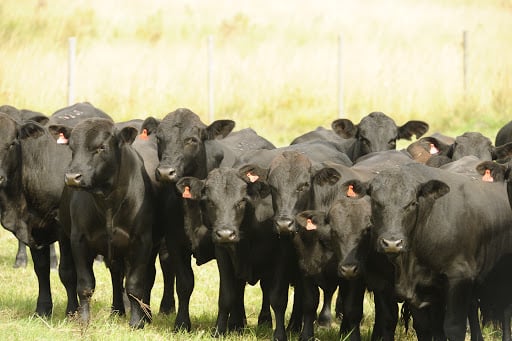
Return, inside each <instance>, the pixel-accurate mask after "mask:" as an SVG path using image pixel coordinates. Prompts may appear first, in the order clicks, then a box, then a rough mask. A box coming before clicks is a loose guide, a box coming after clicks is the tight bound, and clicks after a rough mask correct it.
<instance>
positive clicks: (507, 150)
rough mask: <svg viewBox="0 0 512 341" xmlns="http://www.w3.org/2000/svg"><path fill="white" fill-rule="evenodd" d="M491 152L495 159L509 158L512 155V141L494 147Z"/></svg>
mask: <svg viewBox="0 0 512 341" xmlns="http://www.w3.org/2000/svg"><path fill="white" fill-rule="evenodd" d="M491 154H492V159H493V160H501V159H509V158H510V157H512V142H509V143H507V144H504V145H501V146H498V147H494V148H493V149H492V150H491Z"/></svg>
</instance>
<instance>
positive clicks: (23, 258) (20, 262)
mask: <svg viewBox="0 0 512 341" xmlns="http://www.w3.org/2000/svg"><path fill="white" fill-rule="evenodd" d="M27 257H28V256H27V246H26V245H25V244H23V243H22V242H21V241H19V240H18V251H17V252H16V259H15V260H14V265H13V266H12V267H13V268H15V269H16V268H26V267H27V261H28V258H27Z"/></svg>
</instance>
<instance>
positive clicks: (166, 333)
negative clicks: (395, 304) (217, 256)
mask: <svg viewBox="0 0 512 341" xmlns="http://www.w3.org/2000/svg"><path fill="white" fill-rule="evenodd" d="M511 16H512V3H511V2H510V1H509V0H491V1H482V0H456V1H451V2H446V1H441V0H433V1H422V0H414V1H405V0H394V1H388V2H381V1H375V0H364V1H336V0H325V1H316V2H312V1H302V0H301V1H288V0H287V1H280V2H279V3H276V2H275V1H270V0H263V1H247V2H243V3H239V2H236V1H230V0H221V1H216V2H208V1H195V2H189V1H186V0H178V1H173V2H168V1H164V0H156V1H151V2H148V1H138V0H128V1H121V0H112V1H99V0H92V1H87V2H82V1H76V2H68V1H64V0H23V1H17V0H4V1H2V2H1V3H0V43H1V48H0V105H1V104H10V105H13V106H16V107H18V108H27V109H31V110H36V111H40V112H43V113H45V114H47V115H49V114H51V113H52V112H54V111H56V110H57V109H59V108H62V107H64V106H66V105H67V102H66V96H67V94H66V87H67V84H66V81H67V39H68V37H70V36H75V37H77V60H76V66H77V74H76V90H75V92H76V98H75V100H76V101H89V102H91V103H93V104H94V105H95V106H97V107H98V108H101V109H102V110H104V111H105V112H107V113H108V114H110V115H112V117H114V118H115V119H116V120H128V119H132V118H144V117H146V116H150V115H152V116H155V117H158V118H161V117H163V116H164V115H165V114H166V113H168V112H170V111H173V110H174V109H176V108H178V107H187V108H190V109H191V110H192V111H194V112H196V113H197V114H198V115H200V116H201V118H202V119H203V121H204V122H208V121H209V119H208V109H209V108H208V86H207V85H208V81H209V80H208V74H207V66H208V60H207V54H208V53H207V52H208V51H207V38H208V36H210V35H211V36H212V37H213V42H214V50H213V53H214V54H213V60H214V69H213V70H214V72H213V80H212V84H213V86H214V110H215V119H221V118H229V119H233V120H235V121H236V122H237V127H236V128H235V130H238V129H241V128H245V127H251V128H253V129H254V130H256V131H257V132H258V133H259V134H260V135H262V136H264V137H266V138H267V139H269V140H270V141H272V142H273V143H275V144H276V145H279V146H282V145H286V144H288V143H289V142H290V141H291V140H292V139H293V138H294V137H296V136H298V135H300V134H302V133H304V132H306V131H309V130H311V129H314V128H316V127H317V126H324V127H329V125H330V123H331V122H332V121H333V120H334V119H335V118H337V117H338V111H337V110H338V103H337V93H338V76H337V75H338V71H339V70H338V64H337V54H338V50H337V48H338V46H337V39H338V36H339V35H340V34H341V35H342V37H343V58H342V60H343V64H342V66H343V88H344V95H343V98H344V113H343V116H344V117H346V118H349V119H351V120H353V121H354V122H356V123H357V122H359V119H360V118H361V117H363V116H365V115H367V114H368V113H369V112H371V111H382V112H384V113H386V114H388V115H389V116H391V117H393V118H394V119H395V121H396V122H397V124H399V125H400V124H402V123H404V122H405V121H407V120H411V119H418V120H424V121H426V122H428V123H429V124H430V130H429V132H428V133H427V135H428V134H430V133H433V132H436V131H438V132H442V133H444V134H447V135H453V136H456V135H459V134H462V133H463V132H465V131H480V132H482V133H483V134H484V135H486V136H488V137H489V138H491V139H492V140H494V137H495V134H496V132H497V130H498V129H499V128H500V127H501V126H502V125H503V124H505V123H507V122H508V121H510V120H511V117H512V99H511V98H512V97H511V96H510V93H512V76H511V75H512V47H511V46H510V41H512V20H511V19H512V18H511ZM463 31H467V32H468V39H469V40H468V55H467V86H466V90H464V86H463V54H462V48H461V41H462V32H463ZM401 146H404V143H403V142H402V143H401ZM0 243H1V245H2V248H1V249H0V281H1V283H2V290H1V292H0V321H1V323H0V338H3V339H5V340H21V339H33V340H50V339H51V340H69V339H85V340H118V339H122V340H146V339H147V340H208V339H211V337H210V330H211V328H212V327H213V326H214V324H215V319H216V312H217V291H218V273H217V268H216V265H215V262H209V263H208V264H206V265H203V266H201V267H197V266H194V271H195V289H194V292H193V294H192V298H191V309H190V310H191V314H192V316H191V318H192V325H193V330H192V333H190V334H189V333H181V332H180V333H173V332H172V326H173V322H174V315H170V316H162V315H160V314H158V305H159V300H160V297H161V293H162V279H161V274H160V271H159V269H158V270H157V271H158V272H157V282H156V284H155V287H154V289H153V291H152V299H151V304H152V309H153V314H154V316H153V317H154V320H153V323H151V324H150V325H147V326H146V327H145V329H143V330H137V331H132V330H130V329H129V327H128V323H127V319H126V318H124V317H121V318H117V317H112V316H110V303H111V302H110V301H111V285H110V277H109V275H108V271H107V269H106V268H105V266H104V265H103V264H101V263H95V274H96V279H97V287H96V292H95V294H94V296H93V302H92V309H93V310H92V322H91V324H90V325H89V326H87V327H85V326H81V325H80V324H79V323H78V322H77V321H75V320H73V319H72V318H65V316H64V309H65V304H66V302H65V291H64V288H63V286H62V284H61V283H60V280H59V278H58V274H57V272H56V271H52V275H51V276H52V292H53V299H54V313H53V316H52V317H51V318H49V319H42V318H39V317H36V316H34V315H33V312H34V308H35V299H36V293H37V280H36V276H35V274H34V271H33V269H32V263H29V265H28V267H27V268H26V269H13V268H12V264H13V262H14V255H15V252H16V245H17V244H16V242H15V239H14V237H13V236H12V235H11V234H10V233H9V232H7V231H5V230H3V229H1V230H0ZM291 300H292V291H291V290H290V298H289V302H290V301H291ZM260 304H261V294H260V289H259V287H258V286H254V287H251V286H248V287H247V289H246V298H245V305H246V310H247V319H248V328H247V329H246V330H245V331H244V332H243V334H241V335H236V334H229V335H228V336H227V337H226V338H225V339H226V340H256V339H258V340H260V339H271V336H272V331H271V330H270V329H267V328H257V327H256V324H257V315H258V312H259V308H260ZM289 305H290V304H289ZM372 309H373V306H372V303H371V296H369V295H367V298H366V302H365V318H364V321H363V322H364V323H363V329H362V333H363V335H364V337H365V340H369V336H370V331H371V326H372V323H373V317H372V314H373V310H372ZM289 310H290V309H289ZM289 310H288V311H287V312H288V315H289V313H290V311H289ZM338 328H339V321H335V323H333V325H332V326H331V328H317V329H316V331H315V335H316V337H317V339H319V340H337V339H338V337H337V335H338ZM483 332H484V336H485V337H486V340H500V339H501V334H500V333H499V332H496V331H494V330H493V329H491V328H488V327H487V328H485V329H484V331H483ZM396 335H397V336H396V339H397V340H413V339H414V331H413V330H412V326H411V327H410V330H409V332H408V333H407V334H406V333H405V329H404V326H403V325H402V324H400V325H399V326H398V328H397V334H396ZM467 339H468V340H469V336H468V337H467Z"/></svg>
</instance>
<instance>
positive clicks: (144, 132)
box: [139, 129, 148, 140]
mask: <svg viewBox="0 0 512 341" xmlns="http://www.w3.org/2000/svg"><path fill="white" fill-rule="evenodd" d="M139 138H140V139H141V140H147V139H148V130H147V129H142V133H140V135H139Z"/></svg>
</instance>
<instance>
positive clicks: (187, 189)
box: [181, 186, 192, 199]
mask: <svg viewBox="0 0 512 341" xmlns="http://www.w3.org/2000/svg"><path fill="white" fill-rule="evenodd" d="M181 196H182V197H183V198H185V199H192V193H190V187H188V186H185V190H184V191H183V194H182V195H181Z"/></svg>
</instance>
